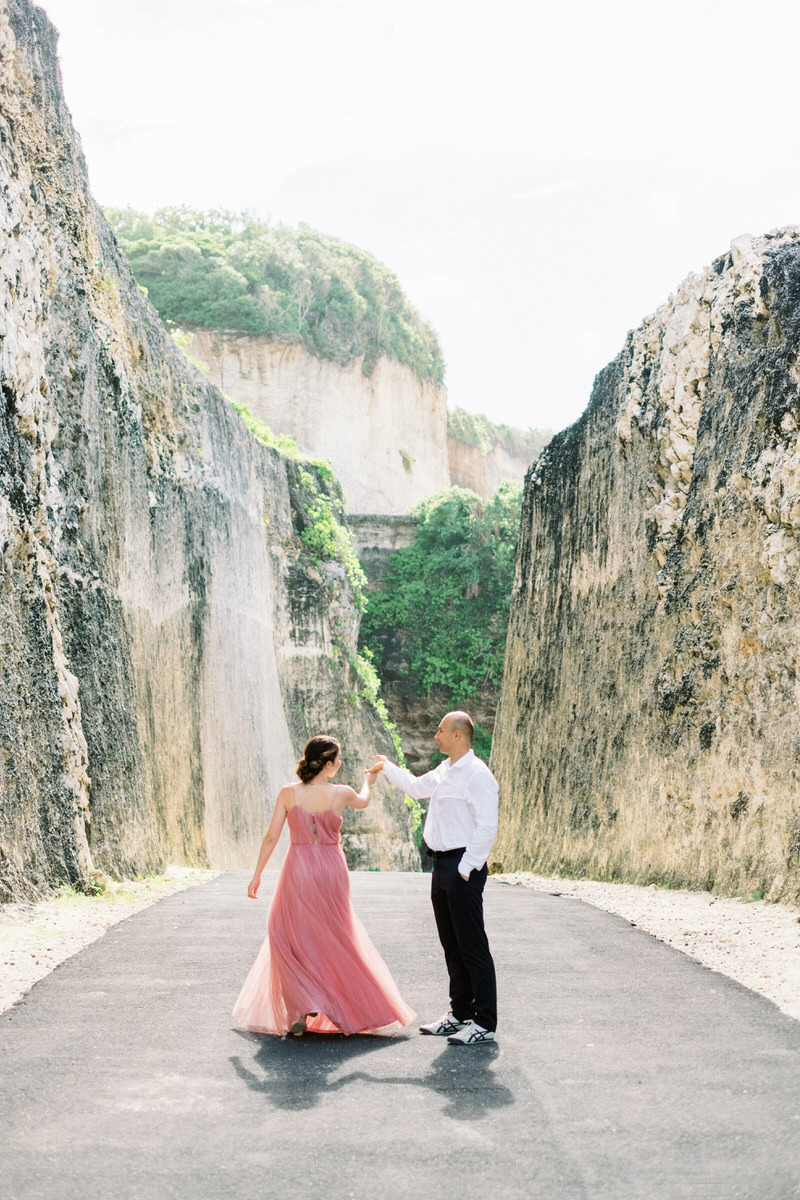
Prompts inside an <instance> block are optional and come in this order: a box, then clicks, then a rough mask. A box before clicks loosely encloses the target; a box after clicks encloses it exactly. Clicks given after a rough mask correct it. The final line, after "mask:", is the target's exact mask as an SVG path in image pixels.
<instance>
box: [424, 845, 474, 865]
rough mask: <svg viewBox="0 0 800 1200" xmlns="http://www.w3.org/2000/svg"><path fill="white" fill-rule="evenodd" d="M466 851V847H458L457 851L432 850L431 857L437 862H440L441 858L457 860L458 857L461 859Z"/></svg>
mask: <svg viewBox="0 0 800 1200" xmlns="http://www.w3.org/2000/svg"><path fill="white" fill-rule="evenodd" d="M466 849H467V847H466V846H457V847H456V848H455V850H431V857H432V858H433V859H435V861H436V862H438V861H439V859H440V858H455V856H456V855H458V856H459V858H460V857H461V855H462V854H464V852H465V851H466Z"/></svg>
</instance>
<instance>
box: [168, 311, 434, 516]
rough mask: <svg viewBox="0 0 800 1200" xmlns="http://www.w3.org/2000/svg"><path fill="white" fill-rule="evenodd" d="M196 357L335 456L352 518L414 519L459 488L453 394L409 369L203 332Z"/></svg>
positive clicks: (225, 387)
mask: <svg viewBox="0 0 800 1200" xmlns="http://www.w3.org/2000/svg"><path fill="white" fill-rule="evenodd" d="M191 353H192V356H193V357H196V358H197V359H199V360H200V361H201V362H204V363H207V364H208V367H209V378H210V379H211V380H212V381H213V382H214V383H216V384H217V386H218V387H219V388H220V390H221V391H223V392H226V393H227V394H228V395H230V396H232V397H233V398H234V399H235V400H238V401H239V402H240V403H243V404H246V405H247V407H248V408H249V409H250V411H251V412H252V413H253V415H254V416H257V417H259V418H260V419H261V420H262V421H264V422H265V423H266V424H267V425H269V427H270V428H271V429H272V430H273V432H275V433H284V434H288V435H289V436H290V437H292V438H294V440H295V441H296V442H297V445H298V446H299V448H300V451H301V452H302V453H303V454H308V455H311V456H312V457H316V458H327V459H329V461H330V463H331V465H332V467H333V469H334V472H335V473H336V475H337V477H338V479H339V480H340V482H341V484H342V487H343V489H344V494H345V498H346V500H347V507H348V511H349V512H352V513H375V512H378V513H407V512H409V511H410V510H411V509H412V508H413V507H414V505H415V504H417V503H418V502H419V501H420V500H423V499H424V498H425V497H426V496H430V495H432V494H433V493H434V492H439V491H441V490H442V489H443V488H446V487H449V485H450V476H449V471H448V464H447V398H446V392H445V389H444V388H443V387H440V386H438V385H437V384H433V383H429V382H427V383H420V381H419V380H418V379H417V378H416V376H415V375H414V373H413V372H412V371H411V370H410V369H409V368H408V367H406V366H404V365H403V364H402V363H398V362H395V361H394V360H393V359H389V358H381V359H379V360H378V363H377V366H376V367H375V370H374V371H373V373H372V374H371V375H370V376H369V377H367V376H365V375H364V374H363V372H362V370H361V361H360V360H358V361H353V362H352V363H349V364H347V365H345V366H341V365H340V364H338V363H334V362H330V361H328V360H326V359H321V358H317V357H315V356H314V355H313V354H309V353H308V351H307V350H306V349H305V347H304V346H301V345H298V344H292V345H282V344H280V343H276V342H271V341H269V340H268V339H267V338H263V337H249V336H245V335H238V334H233V333H216V332H210V331H208V330H195V331H194V340H193V342H192V346H191Z"/></svg>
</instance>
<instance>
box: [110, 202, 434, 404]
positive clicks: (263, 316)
mask: <svg viewBox="0 0 800 1200" xmlns="http://www.w3.org/2000/svg"><path fill="white" fill-rule="evenodd" d="M105 215H106V218H107V220H108V222H109V224H110V225H111V228H112V229H113V230H114V233H115V234H116V237H117V241H118V243H119V246H120V249H121V250H122V251H123V253H124V254H125V255H126V256H127V258H128V260H129V262H130V264H131V268H132V270H133V274H134V276H135V278H136V281H137V283H138V284H139V285H140V287H142V288H143V289H145V290H146V292H147V295H148V297H149V299H150V301H151V303H152V304H153V305H154V306H155V308H156V309H157V310H158V312H159V313H160V315H161V317H162V318H163V320H165V321H170V322H174V323H175V324H177V325H195V326H200V327H202V328H205V329H220V330H234V331H238V332H240V333H246V334H263V335H265V336H267V337H269V338H271V339H273V340H275V341H284V342H302V343H303V344H304V345H305V346H306V348H307V349H308V350H309V351H310V352H311V353H312V354H316V355H318V356H319V357H320V358H329V359H334V360H335V361H337V362H341V363H347V362H350V361H351V360H353V359H355V358H361V359H362V362H363V370H364V372H365V373H366V374H370V373H371V372H372V370H373V369H374V367H375V364H376V363H377V361H378V359H379V358H380V356H381V355H382V354H385V355H387V356H388V357H389V358H394V359H397V361H398V362H401V363H405V364H406V365H407V366H409V367H410V368H411V369H412V370H413V371H414V372H415V373H416V374H417V376H419V378H420V379H432V380H434V381H435V382H437V383H441V382H442V380H443V379H444V359H443V357H442V352H441V349H440V347H439V343H438V340H437V338H436V334H435V333H434V332H433V329H432V328H431V326H430V325H429V324H428V323H427V322H425V321H423V320H422V318H421V317H420V316H419V314H418V313H417V312H416V310H415V309H414V308H412V306H411V305H410V304H409V302H408V300H407V299H406V296H405V294H404V292H403V290H402V288H401V287H400V284H399V283H398V281H397V278H396V276H395V275H394V274H393V273H392V272H391V271H390V270H389V269H388V268H387V267H385V266H383V264H382V263H380V262H378V261H377V259H376V258H374V257H373V256H372V255H371V254H368V253H367V251H365V250H360V249H359V248H358V247H356V246H351V245H349V244H348V243H347V242H343V241H340V240H339V239H338V238H334V237H329V236H327V235H326V234H323V233H319V232H317V231H316V230H314V229H311V228H310V227H309V226H308V225H300V226H298V228H297V229H292V228H290V227H288V226H286V225H278V226H270V225H267V224H265V223H264V222H261V221H256V220H255V219H253V218H252V217H249V216H247V215H246V214H240V213H230V212H225V211H222V210H215V211H211V212H200V211H198V210H196V209H191V208H186V207H181V208H162V209H159V210H158V211H157V212H156V213H155V215H154V216H153V217H149V216H147V215H146V214H144V213H140V212H136V211H135V210H134V209H131V208H125V209H116V208H108V209H106V210H105Z"/></svg>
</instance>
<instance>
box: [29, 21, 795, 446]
mask: <svg viewBox="0 0 800 1200" xmlns="http://www.w3.org/2000/svg"><path fill="white" fill-rule="evenodd" d="M43 7H44V8H45V9H46V11H47V12H48V14H49V16H50V18H51V20H52V21H53V23H54V24H55V26H56V28H57V29H58V30H59V31H60V35H61V36H60V41H59V54H60V60H61V68H62V73H63V77H64V90H65V94H66V99H67V104H68V105H69V107H70V109H71V112H72V115H73V119H74V121H75V124H76V126H77V129H78V131H79V133H80V135H81V138H82V140H83V146H84V151H85V153H86V158H87V161H88V166H89V174H90V178H91V183H92V188H93V191H94V193H95V195H96V197H97V198H98V200H99V201H100V202H101V203H103V204H111V205H116V206H124V205H126V204H130V205H133V206H134V207H135V208H140V209H143V210H145V211H147V212H152V211H153V210H154V209H156V208H158V207H160V206H162V205H170V204H189V205H193V206H195V207H198V208H211V207H223V208H232V209H236V210H242V209H247V210H249V211H251V212H253V213H254V214H256V215H258V216H260V217H263V218H268V219H270V220H271V221H273V222H281V221H282V222H287V223H290V224H296V223H297V222H299V221H306V222H308V223H309V224H311V225H313V226H315V227H317V228H319V229H322V230H324V231H325V232H326V233H330V234H334V235H336V236H339V237H342V238H344V239H346V240H347V241H351V242H354V243H356V244H357V245H359V246H363V247H365V248H366V249H368V250H371V251H372V252H373V253H374V254H376V255H377V256H378V257H379V258H380V259H381V260H382V261H384V262H385V263H386V264H387V265H388V266H389V267H391V269H392V270H394V271H395V272H396V274H397V275H398V276H399V278H400V281H401V283H402V285H403V287H404V289H405V291H406V293H407V295H408V296H409V298H410V300H411V301H412V303H413V304H414V305H415V306H416V307H417V308H418V309H419V310H420V311H421V312H422V314H423V315H424V316H425V317H426V318H428V320H430V321H431V323H432V324H433V326H434V328H435V329H436V331H437V333H438V334H439V337H440V340H441V343H442V348H443V350H444V355H445V360H446V362H447V384H448V390H449V399H450V403H451V405H461V406H463V407H465V408H469V409H471V410H472V411H476V412H485V413H486V414H487V415H489V416H490V417H492V419H493V420H495V421H504V422H507V423H509V424H513V425H518V426H521V427H523V428H525V427H528V426H530V427H534V428H535V427H550V428H553V429H560V428H563V427H564V426H565V425H567V424H569V423H570V422H571V421H573V420H575V419H576V418H577V417H578V416H579V415H580V413H581V412H582V410H583V408H584V407H585V406H586V403H587V401H588V399H589V393H590V390H591V385H592V379H593V377H594V375H595V374H596V373H597V372H598V371H599V370H600V369H601V368H602V367H603V366H604V365H605V363H606V362H608V361H609V360H610V359H611V358H613V357H614V355H615V354H617V352H618V351H619V350H620V348H621V347H622V345H623V342H624V339H625V334H626V332H627V330H628V329H630V328H632V327H634V326H636V325H638V324H639V322H640V321H641V319H642V317H644V316H645V315H647V314H648V313H650V312H652V311H653V310H654V309H655V308H657V307H658V305H659V304H661V303H662V302H663V301H664V300H666V299H667V297H668V295H669V294H670V292H671V291H673V290H674V289H675V288H676V287H677V285H678V284H679V283H680V281H681V280H682V279H683V278H684V277H685V276H686V275H687V274H688V273H689V272H690V271H693V270H694V271H696V270H701V269H702V268H703V267H704V266H706V265H708V264H709V263H710V262H711V260H712V259H713V258H715V257H717V255H719V254H721V253H722V252H723V251H725V250H726V249H727V247H728V245H729V243H730V241H731V239H732V238H734V237H736V236H738V235H739V234H741V233H754V234H758V233H764V232H767V231H768V230H770V229H772V228H774V227H776V226H782V225H790V224H800V155H798V141H800V134H799V133H798V117H799V116H800V104H799V103H798V101H799V99H800V83H799V82H798V81H799V80H800V70H799V69H798V58H797V55H798V46H800V4H798V3H797V2H796V0H761V2H760V4H758V5H756V4H755V3H754V2H753V0H547V3H542V2H541V0H491V2H484V0H49V2H47V3H45V4H44V5H43Z"/></svg>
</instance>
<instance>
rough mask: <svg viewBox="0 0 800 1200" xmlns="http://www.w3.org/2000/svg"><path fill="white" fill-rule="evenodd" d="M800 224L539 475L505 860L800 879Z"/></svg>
mask: <svg viewBox="0 0 800 1200" xmlns="http://www.w3.org/2000/svg"><path fill="white" fill-rule="evenodd" d="M798 297H800V229H788V230H783V231H775V232H773V233H772V234H770V235H768V236H766V237H762V238H757V239H750V238H741V239H737V240H736V241H735V242H734V243H733V245H732V247H731V251H730V253H728V254H726V255H724V256H723V257H722V258H720V259H718V260H717V261H716V262H715V263H714V264H713V265H712V267H710V268H709V269H708V270H707V271H705V272H704V273H703V274H701V275H696V276H690V277H689V278H688V279H687V280H686V282H685V283H684V284H683V285H682V287H681V288H680V289H679V291H678V292H677V294H676V295H675V296H673V297H671V298H670V300H669V301H668V303H666V304H665V305H664V306H663V307H662V308H660V309H659V310H658V311H657V312H656V313H655V314H654V315H653V316H652V317H650V318H649V319H648V320H646V321H645V322H644V323H643V324H642V326H641V328H639V329H638V330H636V331H635V332H633V333H632V334H630V335H629V337H628V340H627V344H626V346H625V348H624V350H623V352H622V353H621V354H620V356H619V357H618V358H617V359H616V360H615V361H614V362H612V363H611V365H610V366H609V367H608V368H606V370H605V371H603V372H602V373H601V374H600V375H599V376H598V379H597V381H596V384H595V388H594V391H593V394H592V398H591V402H590V405H589V407H588V409H587V411H586V413H585V414H584V416H583V417H582V418H581V420H580V421H579V422H578V423H577V424H576V425H574V426H573V427H572V428H570V429H568V430H567V431H566V432H564V433H562V434H559V435H557V436H556V438H555V439H554V440H553V441H552V442H551V444H550V446H549V447H548V448H547V450H546V451H545V453H544V455H543V456H542V458H541V459H540V460H539V462H538V464H537V465H536V466H535V467H534V468H533V469H532V470H531V472H530V473H529V475H528V477H527V480H526V492H525V500H524V507H523V516H522V528H521V536H520V544H519V550H518V560H517V576H516V583H515V591H514V598H513V603H512V615H511V623H510V628H509V637H508V646H507V655H506V668H505V677H504V684H503V690H502V695H501V701H500V710H499V714H498V724H497V729H496V734H495V743H494V752H493V763H494V767H495V770H496V772H497V774H498V776H499V779H500V784H501V794H502V797H503V800H502V815H501V832H500V836H499V838H498V842H497V844H496V848H495V852H494V856H495V857H497V858H498V859H500V860H502V861H503V863H504V865H505V866H506V867H535V868H537V869H540V870H546V871H550V870H558V871H562V872H565V873H567V874H570V873H572V874H581V873H584V872H587V873H591V874H594V875H599V876H601V877H606V878H627V879H632V880H638V881H641V882H644V881H650V880H655V881H659V880H670V881H672V882H674V883H677V884H682V885H689V886H698V887H711V888H716V889H718V890H720V891H726V892H740V893H744V894H752V893H753V892H763V893H764V894H765V895H768V896H769V897H770V898H773V899H778V898H784V899H793V900H794V899H797V898H798V897H800V798H799V793H798V783H799V782H800V711H799V708H798V705H799V703H800V690H798V686H799V685H798V654H799V651H798V646H800V601H798V569H799V568H800V546H799V545H798V533H800V436H799V435H798V424H799V423H800V398H799V397H798V380H799V379H800V363H798V349H799V348H800V303H798Z"/></svg>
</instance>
